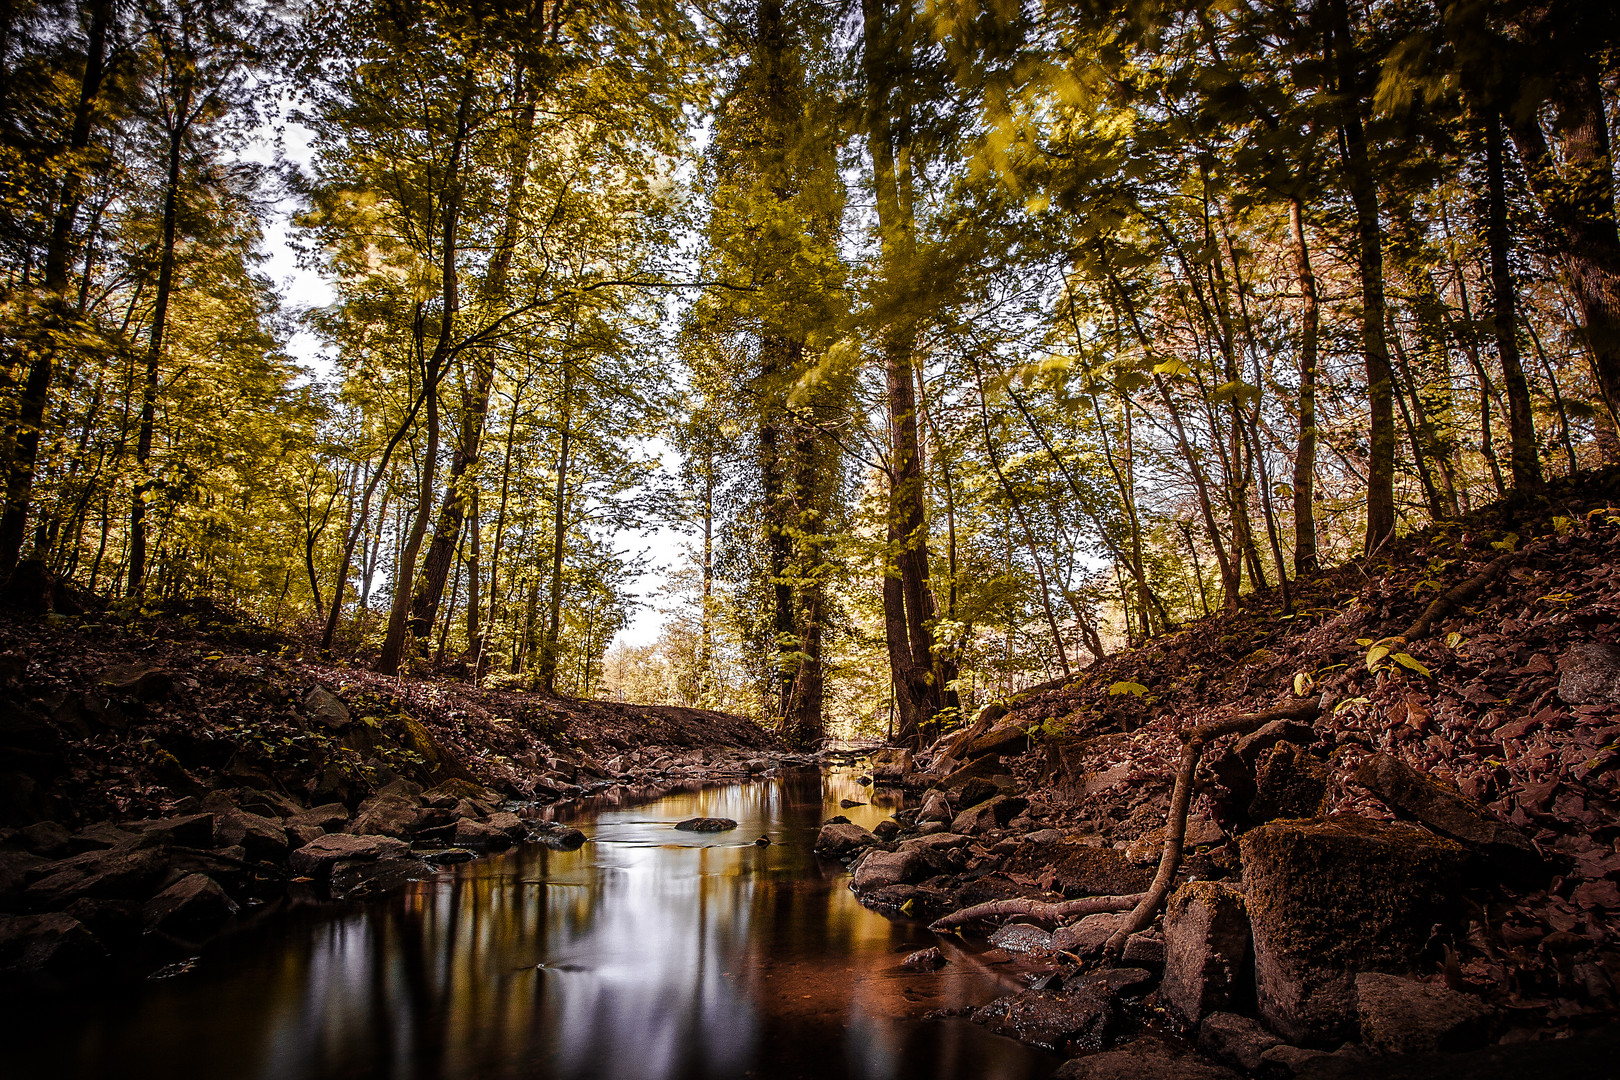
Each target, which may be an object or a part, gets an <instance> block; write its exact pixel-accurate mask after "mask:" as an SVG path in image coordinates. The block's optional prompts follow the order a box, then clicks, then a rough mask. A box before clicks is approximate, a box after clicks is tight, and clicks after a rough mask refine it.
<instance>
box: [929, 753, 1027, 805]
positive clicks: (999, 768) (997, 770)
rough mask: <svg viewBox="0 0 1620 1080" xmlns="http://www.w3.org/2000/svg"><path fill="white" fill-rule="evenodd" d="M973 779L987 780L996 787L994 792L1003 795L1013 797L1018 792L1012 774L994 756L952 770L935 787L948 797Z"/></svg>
mask: <svg viewBox="0 0 1620 1080" xmlns="http://www.w3.org/2000/svg"><path fill="white" fill-rule="evenodd" d="M975 778H978V779H981V780H988V781H989V782H990V783H992V784H994V785H996V790H997V791H999V792H1000V793H1001V794H1003V795H1014V794H1017V792H1018V781H1017V780H1016V779H1015V778H1014V777H1013V775H1012V773H1010V772H1008V771H1007V766H1005V765H1003V764H1002V763H1001V758H1000V756H999V755H996V754H987V755H986V756H984V757H981V758H977V759H975V760H973V761H970V762H968V763H967V764H966V765H963V766H962V767H961V768H959V769H954V770H952V771H951V772H950V773H948V774H947V775H946V776H945V778H944V779H943V780H941V781H939V783H938V784H937V785H936V786H937V787H938V788H939V789H940V790H941V791H943V792H945V794H947V795H950V794H951V793H953V792H959V791H961V790H962V788H963V786H964V785H966V784H967V782H968V781H969V780H973V779H975Z"/></svg>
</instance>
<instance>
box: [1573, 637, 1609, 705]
mask: <svg viewBox="0 0 1620 1080" xmlns="http://www.w3.org/2000/svg"><path fill="white" fill-rule="evenodd" d="M1558 671H1559V676H1558V696H1559V698H1561V699H1562V700H1563V701H1564V702H1565V703H1567V704H1570V705H1594V704H1612V703H1614V702H1620V649H1617V648H1615V646H1613V645H1608V644H1604V643H1603V642H1597V641H1594V642H1588V643H1585V644H1581V645H1571V646H1570V647H1569V648H1568V649H1566V650H1565V651H1564V655H1563V656H1561V657H1560V658H1559V660H1558Z"/></svg>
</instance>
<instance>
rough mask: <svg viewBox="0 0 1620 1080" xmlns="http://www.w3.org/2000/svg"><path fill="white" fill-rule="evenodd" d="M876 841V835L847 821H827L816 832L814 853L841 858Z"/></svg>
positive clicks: (831, 857) (830, 857)
mask: <svg viewBox="0 0 1620 1080" xmlns="http://www.w3.org/2000/svg"><path fill="white" fill-rule="evenodd" d="M877 842H878V839H877V837H875V836H873V835H872V834H871V833H869V832H867V831H866V830H865V829H863V828H861V827H860V826H859V825H854V824H851V823H850V822H848V821H829V822H828V823H827V824H825V825H823V826H822V827H821V831H820V832H819V833H817V834H816V844H815V848H814V850H815V853H816V854H817V855H822V856H825V857H826V858H829V859H842V858H845V857H847V856H849V855H852V854H854V853H855V852H857V851H859V850H860V849H861V848H863V847H868V846H870V845H872V844H875V843H877Z"/></svg>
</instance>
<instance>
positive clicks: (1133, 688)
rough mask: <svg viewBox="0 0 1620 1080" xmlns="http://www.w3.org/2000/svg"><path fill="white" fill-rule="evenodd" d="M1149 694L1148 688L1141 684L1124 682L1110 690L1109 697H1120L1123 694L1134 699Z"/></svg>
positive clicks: (1116, 684)
mask: <svg viewBox="0 0 1620 1080" xmlns="http://www.w3.org/2000/svg"><path fill="white" fill-rule="evenodd" d="M1147 692H1148V688H1147V687H1145V686H1143V685H1142V684H1141V683H1139V682H1131V681H1129V680H1122V681H1120V682H1117V683H1114V684H1113V685H1112V686H1110V687H1109V688H1108V696H1109V697H1119V696H1120V695H1121V694H1130V695H1131V696H1132V697H1141V696H1142V695H1143V694H1145V693H1147Z"/></svg>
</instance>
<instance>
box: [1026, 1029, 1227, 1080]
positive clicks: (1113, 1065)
mask: <svg viewBox="0 0 1620 1080" xmlns="http://www.w3.org/2000/svg"><path fill="white" fill-rule="evenodd" d="M1149 1078H1151V1080H1238V1077H1237V1073H1234V1072H1233V1071H1232V1070H1230V1069H1225V1068H1222V1067H1221V1066H1219V1065H1212V1064H1210V1063H1209V1062H1207V1061H1204V1060H1202V1059H1201V1058H1199V1057H1198V1055H1197V1054H1189V1053H1186V1052H1184V1051H1181V1050H1177V1049H1174V1048H1172V1047H1171V1046H1169V1045H1168V1044H1166V1043H1165V1042H1163V1041H1162V1040H1160V1039H1156V1038H1153V1037H1152V1036H1143V1037H1142V1038H1139V1039H1136V1040H1134V1041H1132V1042H1130V1043H1127V1044H1126V1045H1124V1046H1121V1047H1120V1048H1118V1049H1117V1050H1109V1051H1106V1052H1104V1053H1101V1054H1091V1055H1088V1056H1086V1057H1079V1058H1075V1059H1073V1060H1072V1061H1065V1062H1064V1063H1063V1064H1062V1065H1060V1066H1058V1069H1057V1071H1056V1072H1054V1073H1053V1074H1052V1080H1149Z"/></svg>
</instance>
